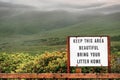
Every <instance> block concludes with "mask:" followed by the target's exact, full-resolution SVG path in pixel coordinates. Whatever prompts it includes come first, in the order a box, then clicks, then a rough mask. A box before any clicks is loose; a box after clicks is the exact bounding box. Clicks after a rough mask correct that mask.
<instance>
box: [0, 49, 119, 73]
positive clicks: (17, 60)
mask: <svg viewBox="0 0 120 80" xmlns="http://www.w3.org/2000/svg"><path fill="white" fill-rule="evenodd" d="M0 54H1V55H0V73H66V72H67V70H66V69H67V56H66V55H67V54H66V52H64V51H55V52H44V54H36V55H34V56H33V55H32V56H31V55H30V54H28V53H14V54H13V53H11V54H8V53H0ZM119 57H120V52H118V51H117V52H116V53H115V54H112V55H111V71H112V72H118V73H120V64H119V63H118V60H117V59H118V58H119ZM71 72H72V73H74V72H75V68H74V67H72V68H71ZM104 72H107V67H82V73H104Z"/></svg>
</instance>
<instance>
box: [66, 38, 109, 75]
mask: <svg viewBox="0 0 120 80" xmlns="http://www.w3.org/2000/svg"><path fill="white" fill-rule="evenodd" d="M67 42H68V43H67V44H68V46H67V47H68V65H67V66H68V67H67V68H68V69H67V72H68V73H69V72H70V67H76V65H77V66H78V67H81V66H85V67H86V66H88V67H90V66H91V67H95V66H106V67H107V66H108V72H110V67H111V66H110V37H109V36H100V37H74V36H73V37H68V40H67Z"/></svg>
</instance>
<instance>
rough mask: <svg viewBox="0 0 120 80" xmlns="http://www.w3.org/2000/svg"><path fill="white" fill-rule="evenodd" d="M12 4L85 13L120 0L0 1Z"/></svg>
mask: <svg viewBox="0 0 120 80" xmlns="http://www.w3.org/2000/svg"><path fill="white" fill-rule="evenodd" d="M0 1H3V2H7V3H12V4H20V5H26V6H32V7H35V8H36V9H37V10H42V11H50V10H68V11H72V10H73V11H85V10H96V9H101V8H106V7H109V6H113V5H116V4H117V5H120V1H119V0H0Z"/></svg>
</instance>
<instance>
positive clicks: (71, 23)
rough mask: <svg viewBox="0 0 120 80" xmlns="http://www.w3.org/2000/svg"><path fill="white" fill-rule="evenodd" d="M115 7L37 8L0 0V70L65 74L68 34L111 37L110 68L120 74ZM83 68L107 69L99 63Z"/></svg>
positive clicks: (119, 17) (119, 30) (119, 31)
mask: <svg viewBox="0 0 120 80" xmlns="http://www.w3.org/2000/svg"><path fill="white" fill-rule="evenodd" d="M46 1H47V0H46ZM68 6H69V5H68ZM94 6H95V5H94ZM15 7H16V8H15ZM116 7H117V8H118V7H119V5H114V6H109V7H106V8H100V9H96V10H91V11H89V10H88V11H76V12H72V11H66V10H50V11H40V10H36V9H35V8H33V7H30V6H25V5H18V4H12V3H9V2H8V3H7V2H4V1H0V73H46V72H48V73H51V72H52V73H60V72H64V73H65V72H66V65H67V64H66V63H67V56H66V54H67V52H66V49H67V48H66V45H67V37H68V36H110V38H111V41H110V42H111V66H112V67H111V70H112V72H113V73H114V72H117V73H120V64H119V58H120V12H119V11H115V12H114V11H113V12H111V11H112V9H116V10H117V8H116ZM104 11H105V12H107V11H108V13H104ZM109 12H110V13H109ZM82 70H83V71H82V72H83V73H90V72H91V73H102V72H107V69H106V67H102V66H101V67H94V68H93V67H82ZM71 72H75V68H72V69H71Z"/></svg>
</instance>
